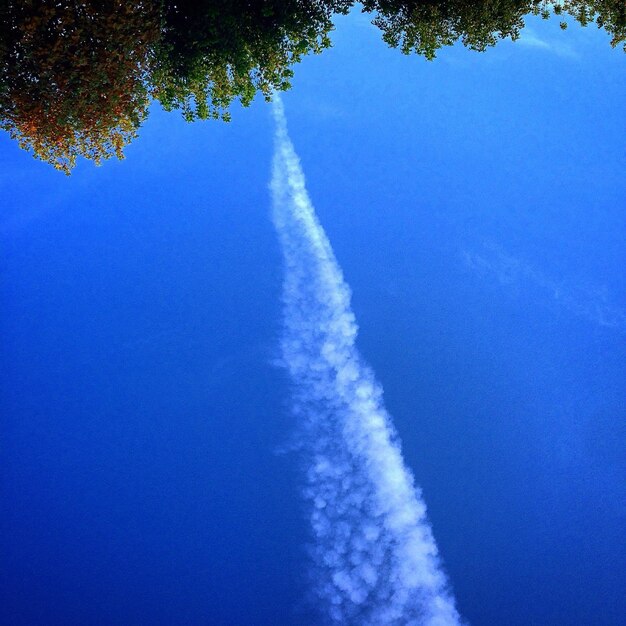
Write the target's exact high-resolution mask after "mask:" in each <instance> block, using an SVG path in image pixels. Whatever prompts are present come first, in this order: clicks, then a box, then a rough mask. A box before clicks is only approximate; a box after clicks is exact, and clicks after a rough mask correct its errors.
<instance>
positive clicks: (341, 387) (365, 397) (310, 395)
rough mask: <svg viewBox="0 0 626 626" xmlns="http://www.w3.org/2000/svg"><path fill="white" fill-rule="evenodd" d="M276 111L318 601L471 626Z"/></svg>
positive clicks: (290, 337)
mask: <svg viewBox="0 0 626 626" xmlns="http://www.w3.org/2000/svg"><path fill="white" fill-rule="evenodd" d="M273 110H274V117H275V121H276V145H275V155H274V163H273V176H272V183H271V189H272V194H273V219H274V223H275V225H276V229H277V231H278V234H279V237H280V241H281V244H282V249H283V254H284V260H285V268H286V276H285V280H284V295H283V297H284V316H285V321H284V324H285V329H284V336H283V339H282V346H281V347H282V357H283V361H284V365H285V367H286V368H287V370H288V372H289V375H290V377H291V380H292V382H293V387H294V390H293V393H294V412H295V413H296V414H297V415H298V416H299V418H300V419H301V426H302V428H303V439H304V442H303V448H304V451H305V454H306V459H307V465H306V467H307V471H306V488H305V491H304V495H305V497H306V500H307V503H308V504H309V506H310V515H311V526H312V531H313V539H314V541H313V546H312V551H313V562H314V569H315V577H314V579H315V581H316V592H317V593H318V595H319V600H320V602H321V604H322V605H323V610H324V613H325V615H326V617H327V618H328V620H329V621H330V622H333V623H336V624H349V625H355V626H357V625H358V626H368V625H369V626H386V625H397V626H400V625H402V626H407V625H412V626H418V625H428V626H450V625H457V624H460V623H461V622H460V618H459V615H458V613H457V611H456V609H455V606H454V600H453V598H452V597H451V595H450V593H449V592H448V589H447V584H446V578H445V576H444V574H443V573H442V571H441V569H440V565H439V561H438V557H437V547H436V545H435V541H434V539H433V535H432V532H431V529H430V526H429V524H428V522H427V520H426V507H425V505H424V502H423V501H422V498H421V494H420V490H419V489H418V488H417V487H416V486H415V484H414V481H413V476H412V475H411V472H410V471H409V470H408V469H407V468H406V467H405V466H404V463H403V459H402V455H401V452H400V445H399V442H398V439H397V436H396V433H395V431H394V429H393V426H392V425H391V421H390V418H389V415H388V414H387V411H386V410H385V408H384V406H383V402H382V390H381V388H380V385H379V384H378V383H377V382H376V380H375V378H374V375H373V373H372V371H371V369H370V368H369V367H368V366H367V365H366V364H365V363H364V362H363V360H362V359H361V357H360V355H359V353H358V351H357V349H356V347H355V338H356V334H357V325H356V322H355V319H354V314H353V313H352V311H351V309H350V290H349V288H348V286H347V284H346V283H345V281H344V279H343V275H342V272H341V269H340V268H339V266H338V264H337V261H336V259H335V256H334V254H333V251H332V249H331V247H330V243H329V241H328V239H327V237H326V234H325V233H324V230H323V229H322V227H321V225H320V223H319V221H318V219H317V217H316V215H315V211H314V209H313V206H312V204H311V202H310V200H309V197H308V195H307V192H306V188H305V183H304V175H303V173H302V170H301V167H300V162H299V159H298V157H297V155H296V153H295V151H294V148H293V145H292V144H291V141H290V139H289V136H288V134H287V126H286V122H285V116H284V110H283V107H282V103H281V102H280V100H279V99H278V98H277V97H276V100H275V102H274V108H273Z"/></svg>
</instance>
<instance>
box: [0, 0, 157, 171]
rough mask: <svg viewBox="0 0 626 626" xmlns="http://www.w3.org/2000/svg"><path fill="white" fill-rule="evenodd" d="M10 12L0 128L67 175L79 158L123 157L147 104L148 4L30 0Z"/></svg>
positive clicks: (151, 19)
mask: <svg viewBox="0 0 626 626" xmlns="http://www.w3.org/2000/svg"><path fill="white" fill-rule="evenodd" d="M9 13H10V20H11V21H10V23H9V24H6V23H5V25H4V29H5V33H6V34H5V37H4V38H5V43H4V48H5V49H4V50H3V57H4V59H3V67H2V71H3V74H4V75H3V77H2V79H3V80H2V83H3V84H2V90H1V91H0V113H1V115H0V117H1V118H2V121H1V122H0V124H1V127H2V128H4V129H5V130H8V131H9V133H10V134H11V136H12V137H13V138H15V139H17V141H18V142H19V143H20V145H21V146H22V147H23V148H26V149H28V150H30V151H31V152H32V153H33V155H34V156H35V157H37V158H39V159H42V160H44V161H47V162H49V163H51V164H52V165H54V167H56V168H57V169H60V170H62V171H64V172H66V173H69V172H70V171H71V169H72V167H73V166H74V164H75V162H76V158H77V157H78V156H83V157H86V158H88V159H91V160H93V161H95V162H96V163H99V162H101V161H102V160H103V159H106V158H109V157H110V156H113V155H116V156H118V157H119V158H122V157H123V155H122V149H123V147H124V146H125V145H127V144H128V143H129V142H130V141H131V139H132V138H133V137H135V135H136V133H137V128H138V127H139V124H140V123H141V121H142V120H143V119H144V117H145V116H146V112H147V107H148V103H149V97H148V92H147V88H146V80H145V79H146V71H147V65H148V60H149V55H150V50H151V46H152V44H153V43H154V42H155V41H156V40H157V39H158V37H159V17H158V12H157V11H156V10H155V7H154V5H153V3H152V2H146V1H143V2H142V1H141V0H108V1H107V0H100V1H97V0H82V1H81V2H76V1H72V0H65V1H58V0H57V1H49V0H31V1H30V2H29V1H21V2H16V3H14V6H12V7H11V10H10V12H9Z"/></svg>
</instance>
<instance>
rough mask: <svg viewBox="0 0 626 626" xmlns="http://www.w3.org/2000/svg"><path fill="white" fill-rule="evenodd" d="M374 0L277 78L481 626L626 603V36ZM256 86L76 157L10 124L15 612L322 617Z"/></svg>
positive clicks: (16, 621) (4, 140) (3, 300)
mask: <svg viewBox="0 0 626 626" xmlns="http://www.w3.org/2000/svg"><path fill="white" fill-rule="evenodd" d="M529 24H530V26H529V28H527V30H526V31H525V32H524V35H523V37H522V40H521V41H519V42H517V43H515V44H512V43H511V42H503V43H501V44H499V45H498V47H497V48H495V49H491V50H489V51H487V52H486V53H484V54H478V53H472V52H469V51H466V50H464V49H463V48H462V47H458V46H457V47H454V48H453V49H449V50H446V51H442V52H441V53H440V55H439V57H438V59H437V60H436V61H435V62H432V63H429V62H426V61H424V60H423V59H421V58H417V57H404V56H402V55H401V54H400V53H399V52H397V51H393V50H389V49H387V48H386V47H385V45H384V44H383V43H382V42H381V41H380V33H379V32H378V31H377V30H376V29H375V28H374V27H372V26H370V25H368V23H367V21H366V20H365V19H363V18H362V17H361V16H359V15H357V14H352V15H351V16H349V17H347V18H342V19H340V20H339V21H338V28H337V31H336V32H335V34H334V37H333V40H334V43H335V45H334V48H333V49H332V50H330V51H327V52H326V53H324V54H323V55H321V56H315V57H311V58H307V59H306V60H305V61H304V62H303V63H302V64H301V65H300V66H298V67H297V68H296V78H295V80H294V87H293V90H292V91H291V92H290V93H289V94H287V95H286V96H285V98H284V100H285V105H286V110H287V115H288V120H289V124H290V130H291V134H292V138H293V140H294V143H295V145H296V148H297V150H298V151H299V153H300V155H301V157H302V161H303V166H304V170H305V173H306V175H307V177H308V184H309V190H310V193H311V196H312V198H313V201H314V203H315V205H316V207H317V210H318V212H319V215H320V218H321V220H322V222H323V224H324V226H325V228H326V229H327V232H328V235H329V237H330V239H331V242H332V243H333V246H334V248H335V252H336V254H337V257H338V260H339V262H340V263H341V265H342V266H343V268H344V271H345V274H346V278H347V280H348V282H349V283H350V284H351V286H352V288H353V292H354V300H353V304H354V309H355V312H356V315H357V319H358V320H359V323H360V326H361V333H360V339H359V346H360V348H361V350H362V352H363V353H364V355H365V357H366V359H367V360H368V361H369V362H370V363H371V364H372V365H373V367H374V369H375V370H376V372H377V375H378V377H379V379H380V380H381V382H382V383H383V386H384V388H385V398H386V402H387V406H388V408H389V409H390V411H391V413H392V415H393V416H394V420H395V423H396V426H397V428H398V430H399V432H400V435H401V437H402V440H403V444H404V453H405V458H406V461H407V464H408V465H409V466H410V467H411V468H412V469H413V470H414V473H415V475H416V478H417V481H418V483H419V484H421V485H422V486H423V488H424V494H425V499H426V502H427V504H428V506H429V512H430V518H431V521H432V523H433V527H434V531H435V536H436V538H437V541H438V544H439V547H440V550H441V553H442V556H443V559H444V563H445V566H446V569H447V572H448V573H449V576H450V579H451V581H452V584H453V588H454V592H455V594H456V597H457V601H458V605H459V609H460V611H461V613H462V614H463V615H464V616H465V617H466V618H467V619H468V621H469V622H471V623H472V624H475V625H480V624H484V625H493V626H501V625H502V624H507V625H509V626H516V625H519V626H522V625H524V626H526V625H530V624H536V625H538V626H539V625H541V626H544V625H554V626H564V625H568V624H571V625H575V624H585V625H593V624H597V625H602V626H610V625H618V624H622V623H624V622H625V621H626V612H625V608H624V607H626V597H625V593H624V585H623V572H624V571H626V547H625V544H624V540H623V531H624V523H625V521H626V520H625V517H626V515H625V509H624V501H625V496H626V493H625V488H624V484H625V482H624V480H625V478H626V451H625V449H624V442H625V441H626V432H625V430H626V427H625V425H626V420H625V417H626V402H625V397H626V393H625V391H626V389H625V387H626V383H625V381H626V347H625V346H626V344H625V338H626V317H625V315H626V314H625V311H626V289H625V287H626V272H625V270H624V268H625V267H626V263H625V260H626V254H625V253H626V249H625V248H626V245H625V243H624V241H625V237H624V236H625V234H626V211H625V210H624V209H625V208H626V206H625V205H626V202H625V198H626V193H625V192H626V184H625V177H624V172H625V171H626V169H625V165H626V158H625V155H624V139H625V137H626V132H625V131H626V118H625V117H624V111H623V104H624V102H625V101H626V72H625V71H624V70H625V68H626V63H625V57H624V54H623V52H621V51H620V50H613V49H611V48H610V46H609V43H608V40H609V38H608V36H607V35H606V34H605V33H604V32H602V31H597V30H595V28H588V29H581V28H577V27H575V28H570V30H569V31H567V32H565V33H562V32H561V31H560V30H559V29H558V24H557V23H556V22H555V21H552V22H550V23H544V22H541V21H540V20H534V19H533V20H529ZM271 139H272V127H271V120H270V116H269V111H268V107H267V105H266V104H265V103H264V102H262V101H257V102H256V103H255V104H254V105H253V106H252V107H251V108H249V109H247V110H240V109H238V108H235V110H234V119H233V122H232V123H231V124H228V125H226V124H220V123H202V124H195V125H188V124H185V123H184V122H183V121H182V120H181V119H180V117H179V116H177V115H176V114H165V113H163V112H161V111H159V110H158V109H157V108H155V110H154V111H153V112H152V115H151V117H150V118H149V120H148V122H147V123H146V124H145V126H144V127H143V128H142V130H141V134H140V138H139V139H138V140H137V141H135V143H133V144H132V145H131V146H130V147H129V148H128V150H127V159H126V160H125V161H124V162H122V163H119V162H110V163H106V164H105V165H104V166H103V167H101V168H94V167H93V166H91V165H90V164H81V165H79V167H78V168H77V170H76V172H75V173H74V174H73V175H72V177H71V178H66V177H65V176H63V175H62V174H59V173H57V172H55V171H53V170H52V169H50V168H49V166H45V165H43V164H41V163H38V162H35V161H34V160H33V159H32V158H31V157H30V156H29V155H27V154H26V153H24V152H21V151H20V150H19V149H18V148H17V146H16V145H15V144H13V143H12V142H11V141H10V140H9V138H8V137H7V136H6V135H3V136H2V137H0V189H1V193H2V208H1V214H0V248H1V252H0V253H1V255H2V256H1V260H0V272H1V274H0V341H1V345H2V352H1V356H0V376H1V377H0V385H1V386H0V412H1V433H0V435H1V436H0V455H1V456H0V458H1V459H2V460H1V463H2V467H1V473H0V508H1V511H2V514H1V515H0V596H1V597H0V622H2V623H3V624H11V625H30V624H63V625H70V624H81V625H82V624H91V625H96V624H125V625H126V624H133V625H134V624H137V625H139V624H142V625H143V624H219V625H222V624H224V625H235V626H248V625H249V626H259V625H265V624H267V625H281V624H286V625H288V624H307V623H309V621H310V619H311V618H310V615H309V614H308V612H307V609H306V605H305V603H304V598H305V596H306V590H307V587H308V584H307V580H306V576H307V558H306V552H305V543H306V539H307V530H306V520H305V519H304V517H303V514H302V510H301V503H300V500H299V497H298V480H299V478H298V460H297V455H294V454H292V453H288V452H284V450H285V449H287V448H288V447H289V442H290V432H291V420H290V417H289V414H288V412H287V411H286V407H287V405H288V397H287V387H286V384H285V381H284V377H283V373H282V372H281V371H280V370H278V369H276V368H275V367H274V366H273V364H272V363H273V361H274V359H275V356H276V352H277V341H278V337H279V333H280V287H281V274H282V270H281V260H280V254H279V249H278V245H277V242H276V240H275V237H274V233H273V231H272V227H271V223H270V220H269V217H268V216H269V202H270V200H269V193H268V190H267V184H268V180H269V174H270V161H271V150H272V143H271Z"/></svg>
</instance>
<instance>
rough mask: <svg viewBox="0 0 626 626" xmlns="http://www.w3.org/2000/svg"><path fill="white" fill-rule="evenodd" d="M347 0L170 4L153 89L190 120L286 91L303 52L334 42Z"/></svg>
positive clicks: (191, 0) (223, 113)
mask: <svg viewBox="0 0 626 626" xmlns="http://www.w3.org/2000/svg"><path fill="white" fill-rule="evenodd" d="M351 4H352V3H351V2H350V1H348V0H309V1H307V2H302V1H300V0H256V1H254V0H252V1H248V2H245V3H243V2H239V1H237V0H182V1H176V2H171V3H168V4H167V6H166V9H165V16H164V32H163V38H162V41H161V42H160V44H159V46H158V48H157V51H156V54H155V63H154V66H153V70H152V84H153V94H154V96H155V97H156V98H157V99H158V100H159V101H160V102H161V104H162V105H163V106H164V108H165V109H167V110H171V109H174V108H180V109H181V110H182V112H183V115H184V116H185V119H188V120H193V119H195V118H201V119H205V118H225V119H228V108H229V106H230V104H231V103H232V101H233V100H234V99H236V98H237V99H239V100H240V102H241V103H242V104H243V105H244V106H245V105H248V104H249V103H250V102H251V101H252V99H253V98H254V96H255V94H256V93H257V92H260V93H261V94H263V95H264V96H265V97H266V98H267V99H269V98H270V96H271V93H272V91H273V90H285V89H287V88H289V86H290V79H291V78H292V76H293V70H292V69H291V67H292V66H293V65H294V64H295V63H297V62H298V61H299V60H300V59H301V58H302V56H303V55H305V54H308V53H311V52H313V53H319V52H321V51H322V50H323V49H324V48H327V47H328V46H330V38H329V33H330V31H331V30H332V27H333V25H332V17H333V14H334V13H337V12H341V13H343V12H346V11H347V9H348V8H349V6H350V5H351Z"/></svg>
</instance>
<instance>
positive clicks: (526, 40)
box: [515, 26, 579, 59]
mask: <svg viewBox="0 0 626 626" xmlns="http://www.w3.org/2000/svg"><path fill="white" fill-rule="evenodd" d="M515 43H516V44H518V45H520V46H525V47H527V48H534V49H535V50H544V51H545V52H549V53H552V54H555V55H557V56H560V57H564V58H569V59H577V58H579V55H578V53H577V52H576V51H575V50H574V48H572V47H571V46H569V45H568V44H566V43H563V42H562V41H556V40H548V39H543V38H542V37H540V36H539V35H538V34H537V32H536V31H535V30H533V29H532V28H529V27H528V26H527V27H526V28H524V29H523V30H522V32H521V34H520V37H519V39H518V40H517V41H516V42H515Z"/></svg>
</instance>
